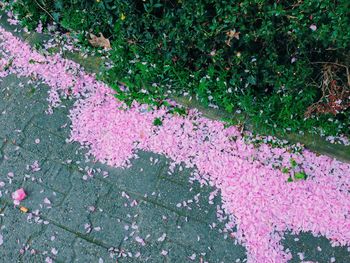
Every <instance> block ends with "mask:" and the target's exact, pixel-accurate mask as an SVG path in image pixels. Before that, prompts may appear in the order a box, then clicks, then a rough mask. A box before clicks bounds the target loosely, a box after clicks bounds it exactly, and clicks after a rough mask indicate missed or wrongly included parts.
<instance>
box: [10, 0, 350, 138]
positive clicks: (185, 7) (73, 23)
mask: <svg viewBox="0 0 350 263" xmlns="http://www.w3.org/2000/svg"><path fill="white" fill-rule="evenodd" d="M38 3H39V4H40V6H41V7H40V6H39V5H38ZM13 8H14V10H15V11H16V13H17V14H19V16H20V18H21V20H22V22H23V23H24V24H25V25H27V26H28V27H32V28H35V26H36V24H37V23H38V21H39V20H40V21H41V22H42V23H44V24H48V23H51V22H52V20H55V21H56V22H57V23H58V24H59V25H60V26H61V29H62V30H68V31H75V32H78V33H79V34H81V35H82V36H86V35H87V32H94V33H95V34H98V33H103V35H104V36H105V37H108V38H109V39H110V40H111V41H112V46H113V50H112V51H111V54H110V58H111V59H112V61H113V62H114V65H113V67H112V68H111V69H109V70H108V71H107V72H106V74H105V80H106V81H108V82H109V83H115V81H116V80H118V81H120V82H123V83H125V84H126V85H127V86H128V89H127V92H124V93H120V95H119V98H120V99H123V100H126V101H130V102H131V101H132V100H133V99H137V100H140V101H142V102H151V101H154V100H161V99H163V98H164V97H165V96H166V95H169V93H171V94H183V93H185V94H189V95H191V96H195V97H196V98H198V100H200V101H201V102H202V103H203V104H205V105H208V106H214V107H216V106H218V107H220V108H222V109H224V110H226V111H227V112H229V113H234V112H235V111H237V110H239V111H243V112H244V113H245V114H246V115H247V116H249V118H250V119H251V120H252V121H253V123H255V124H256V126H258V127H260V128H262V129H263V130H266V131H269V132H271V131H274V130H276V129H277V130H292V131H299V130H306V131H311V130H312V129H314V128H321V129H322V130H323V132H324V133H326V134H338V133H346V134H349V130H350V129H349V125H350V118H349V117H350V109H349V107H347V106H346V103H348V101H347V98H346V97H344V96H343V97H341V98H340V97H339V98H338V99H339V100H341V102H340V103H344V105H345V106H344V105H342V107H339V108H337V111H336V113H334V112H333V114H332V113H330V112H327V111H325V110H323V111H322V110H320V109H323V108H322V107H321V106H320V107H319V108H316V109H318V111H317V110H316V111H314V112H312V114H309V115H308V116H306V115H305V113H306V112H307V109H308V108H309V107H310V106H311V105H313V104H314V103H317V102H319V103H323V104H325V105H326V104H327V103H330V102H329V101H330V99H329V96H330V95H329V94H324V92H325V90H324V89H322V87H323V85H325V81H326V80H325V79H324V74H323V73H324V70H325V67H326V66H328V67H330V65H334V66H332V72H333V73H332V74H333V75H332V76H333V77H332V81H333V82H332V83H333V84H334V85H335V87H339V88H338V89H342V90H346V89H349V88H350V87H349V86H348V85H349V83H347V79H348V78H349V76H348V73H346V68H347V67H348V66H349V62H350V51H349V47H350V30H349V28H350V14H349V10H350V2H349V1H348V0H337V1H326V0H324V1H323V0H322V1H319V0H303V1H296V0H285V1H271V0H241V1H229V0H197V1H191V0H95V1H88V0H58V1H52V0H51V1H49V0H48V1H44V0H36V1H32V0H18V1H16V3H15V4H13ZM44 9H45V11H44ZM49 14H50V15H49ZM83 38H84V37H82V39H83ZM335 65H341V66H335ZM327 76H329V75H327ZM329 83H330V82H329ZM326 88H327V87H326ZM116 89H118V87H116ZM327 90H328V89H327ZM345 94H347V93H345ZM338 96H340V95H338ZM320 99H321V101H320ZM336 99H337V98H336ZM323 104H322V105H323ZM349 105H350V104H349Z"/></svg>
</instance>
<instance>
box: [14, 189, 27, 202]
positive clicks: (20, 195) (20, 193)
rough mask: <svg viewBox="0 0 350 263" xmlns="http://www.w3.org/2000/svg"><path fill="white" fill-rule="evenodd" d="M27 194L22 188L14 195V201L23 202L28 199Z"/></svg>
mask: <svg viewBox="0 0 350 263" xmlns="http://www.w3.org/2000/svg"><path fill="white" fill-rule="evenodd" d="M26 196H27V195H26V193H25V192H24V189H23V188H20V189H18V190H16V191H15V192H13V193H12V199H13V200H15V201H22V200H24V199H25V198H26Z"/></svg>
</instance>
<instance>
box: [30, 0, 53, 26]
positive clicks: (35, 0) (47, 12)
mask: <svg viewBox="0 0 350 263" xmlns="http://www.w3.org/2000/svg"><path fill="white" fill-rule="evenodd" d="M34 2H35V3H36V4H37V6H39V7H40V9H41V10H43V11H44V12H45V13H46V14H48V15H49V16H50V17H51V18H52V20H53V21H56V20H55V18H54V17H53V16H52V15H51V14H50V13H49V11H47V10H46V9H45V8H44V7H42V6H41V5H40V4H39V3H38V1H37V0H34Z"/></svg>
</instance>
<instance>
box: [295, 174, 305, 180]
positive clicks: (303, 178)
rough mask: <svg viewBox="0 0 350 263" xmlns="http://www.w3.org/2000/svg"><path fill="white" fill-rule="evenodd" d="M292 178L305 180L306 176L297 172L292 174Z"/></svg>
mask: <svg viewBox="0 0 350 263" xmlns="http://www.w3.org/2000/svg"><path fill="white" fill-rule="evenodd" d="M294 178H295V179H297V180H305V179H306V178H307V175H306V174H305V173H304V172H297V173H295V174H294Z"/></svg>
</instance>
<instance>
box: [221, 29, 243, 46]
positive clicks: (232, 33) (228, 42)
mask: <svg viewBox="0 0 350 263" xmlns="http://www.w3.org/2000/svg"><path fill="white" fill-rule="evenodd" d="M239 34H241V33H240V32H236V29H233V30H230V31H228V32H226V36H227V39H226V41H225V43H226V45H228V46H231V40H232V39H233V38H235V39H239Z"/></svg>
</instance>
